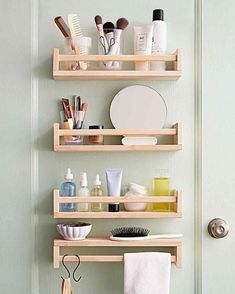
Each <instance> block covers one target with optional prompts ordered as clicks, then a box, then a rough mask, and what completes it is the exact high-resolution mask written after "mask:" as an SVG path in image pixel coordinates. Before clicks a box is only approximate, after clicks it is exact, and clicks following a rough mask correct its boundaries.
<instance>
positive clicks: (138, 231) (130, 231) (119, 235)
mask: <svg viewBox="0 0 235 294" xmlns="http://www.w3.org/2000/svg"><path fill="white" fill-rule="evenodd" d="M149 233H150V231H149V230H148V229H144V228H141V227H121V228H116V229H114V230H112V231H111V234H112V236H110V240H112V241H135V240H136V241H141V240H152V239H175V238H181V237H183V235H182V234H159V235H149Z"/></svg>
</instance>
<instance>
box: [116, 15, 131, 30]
mask: <svg viewBox="0 0 235 294" xmlns="http://www.w3.org/2000/svg"><path fill="white" fill-rule="evenodd" d="M128 24H129V22H128V20H127V19H126V18H124V17H121V18H119V19H118V20H117V29H118V30H125V28H126V27H127V26H128Z"/></svg>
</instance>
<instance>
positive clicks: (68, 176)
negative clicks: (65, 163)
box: [64, 168, 73, 180]
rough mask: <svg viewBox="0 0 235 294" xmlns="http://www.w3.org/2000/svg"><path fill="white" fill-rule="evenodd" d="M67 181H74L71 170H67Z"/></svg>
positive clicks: (65, 176)
mask: <svg viewBox="0 0 235 294" xmlns="http://www.w3.org/2000/svg"><path fill="white" fill-rule="evenodd" d="M64 178H65V180H73V174H72V172H71V169H70V168H67V173H66V174H65V175H64Z"/></svg>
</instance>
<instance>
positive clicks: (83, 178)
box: [76, 172, 90, 211]
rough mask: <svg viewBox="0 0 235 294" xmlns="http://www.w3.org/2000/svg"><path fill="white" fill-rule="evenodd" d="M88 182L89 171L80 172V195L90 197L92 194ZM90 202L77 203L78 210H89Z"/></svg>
mask: <svg viewBox="0 0 235 294" xmlns="http://www.w3.org/2000/svg"><path fill="white" fill-rule="evenodd" d="M87 186H88V184H87V173H85V172H81V173H80V187H79V189H78V196H81V197H88V196H90V192H89V189H88V187H87ZM89 206H90V205H89V203H77V204H76V211H89Z"/></svg>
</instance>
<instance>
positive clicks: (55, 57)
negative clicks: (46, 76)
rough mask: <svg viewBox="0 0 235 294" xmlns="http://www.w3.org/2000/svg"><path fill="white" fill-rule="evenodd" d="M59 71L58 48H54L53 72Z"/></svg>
mask: <svg viewBox="0 0 235 294" xmlns="http://www.w3.org/2000/svg"><path fill="white" fill-rule="evenodd" d="M57 71H59V49H58V48H54V51H53V72H57Z"/></svg>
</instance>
